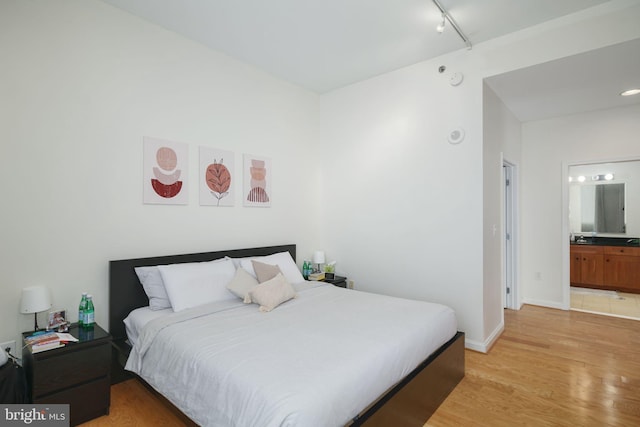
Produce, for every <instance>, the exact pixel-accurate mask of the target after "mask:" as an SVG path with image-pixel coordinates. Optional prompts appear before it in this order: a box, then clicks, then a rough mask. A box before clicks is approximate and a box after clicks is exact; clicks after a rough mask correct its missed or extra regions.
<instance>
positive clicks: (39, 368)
mask: <svg viewBox="0 0 640 427" xmlns="http://www.w3.org/2000/svg"><path fill="white" fill-rule="evenodd" d="M73 345H74V344H69V346H73ZM54 351H55V350H53V351H51V354H50V355H49V354H45V353H46V352H43V353H40V354H38V355H36V357H37V358H38V363H36V364H35V365H34V367H33V379H34V381H33V383H34V387H33V398H34V400H37V401H40V396H44V395H46V394H48V393H50V392H53V391H58V390H61V389H65V388H67V387H71V386H73V385H76V384H81V383H84V382H86V381H89V380H93V379H96V378H100V377H106V376H108V374H109V369H110V364H111V346H110V345H109V343H108V342H104V343H103V344H100V345H96V346H93V347H88V348H87V347H83V348H78V349H77V351H73V350H72V349H71V348H70V349H69V351H66V352H63V353H61V352H55V353H54ZM47 356H50V357H47Z"/></svg>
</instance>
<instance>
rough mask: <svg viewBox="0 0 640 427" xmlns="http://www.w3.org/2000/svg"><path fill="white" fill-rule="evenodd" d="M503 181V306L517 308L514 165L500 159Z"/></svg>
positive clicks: (515, 186)
mask: <svg viewBox="0 0 640 427" xmlns="http://www.w3.org/2000/svg"><path fill="white" fill-rule="evenodd" d="M502 175H503V176H502V183H503V194H504V196H503V205H504V212H503V227H502V228H503V230H504V234H503V237H502V238H503V244H502V247H503V248H504V250H503V287H502V289H503V301H504V304H503V307H504V308H509V309H513V310H518V309H519V308H520V307H519V304H518V298H517V291H518V289H517V277H518V275H517V264H516V260H517V256H516V248H517V240H516V239H517V233H516V230H517V227H516V226H515V224H516V218H517V211H516V194H515V192H516V188H517V185H516V166H515V165H514V164H512V163H510V162H508V161H506V160H503V161H502Z"/></svg>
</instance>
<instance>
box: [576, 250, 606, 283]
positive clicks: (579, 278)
mask: <svg viewBox="0 0 640 427" xmlns="http://www.w3.org/2000/svg"><path fill="white" fill-rule="evenodd" d="M571 259H572V261H571V283H572V284H574V283H575V284H576V285H592V286H601V285H603V284H604V268H603V267H604V251H603V247H602V246H572V247H571Z"/></svg>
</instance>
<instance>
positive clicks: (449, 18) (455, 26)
mask: <svg viewBox="0 0 640 427" xmlns="http://www.w3.org/2000/svg"><path fill="white" fill-rule="evenodd" d="M431 1H433V4H435V5H436V7H437V8H438V9H440V13H442V16H443V17H444V18H445V19H446V20H447V21H449V23H450V24H451V26H452V27H453V29H454V30H456V33H458V35H459V36H460V38H461V39H462V41H463V42H464V44H465V46H467V49H469V50H471V48H472V47H473V45H472V44H471V41H470V40H469V37H467V36H466V35H465V34H464V33H463V32H462V30H461V29H460V27H459V26H458V24H457V23H456V20H455V19H453V16H451V15H450V14H449V12H447V10H446V9H445V8H444V7H442V5H441V4H440V2H439V1H438V0H431Z"/></svg>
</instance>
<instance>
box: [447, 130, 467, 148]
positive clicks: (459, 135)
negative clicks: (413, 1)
mask: <svg viewBox="0 0 640 427" xmlns="http://www.w3.org/2000/svg"><path fill="white" fill-rule="evenodd" d="M447 140H449V144H460V143H461V142H462V141H464V129H462V128H455V129H453V130H452V131H451V132H449V136H447Z"/></svg>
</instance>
